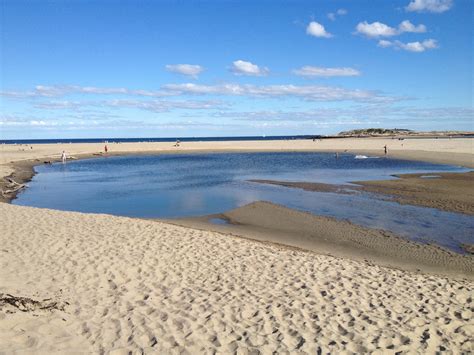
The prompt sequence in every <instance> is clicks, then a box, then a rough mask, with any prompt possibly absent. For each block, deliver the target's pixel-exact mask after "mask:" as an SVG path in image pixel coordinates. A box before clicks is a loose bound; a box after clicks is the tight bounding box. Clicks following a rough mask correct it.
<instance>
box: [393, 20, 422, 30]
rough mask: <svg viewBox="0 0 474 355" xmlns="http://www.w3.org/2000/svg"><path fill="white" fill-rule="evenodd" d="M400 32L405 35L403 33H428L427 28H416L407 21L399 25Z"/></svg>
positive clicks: (420, 26)
mask: <svg viewBox="0 0 474 355" xmlns="http://www.w3.org/2000/svg"><path fill="white" fill-rule="evenodd" d="M398 32H399V33H403V32H412V33H424V32H426V26H425V25H418V26H415V25H414V24H412V23H411V22H410V21H408V20H405V21H402V22H401V23H400V24H399V25H398Z"/></svg>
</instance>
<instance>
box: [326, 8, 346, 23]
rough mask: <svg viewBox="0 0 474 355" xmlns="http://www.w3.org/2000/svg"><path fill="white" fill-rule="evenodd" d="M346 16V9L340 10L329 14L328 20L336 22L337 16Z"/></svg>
mask: <svg viewBox="0 0 474 355" xmlns="http://www.w3.org/2000/svg"><path fill="white" fill-rule="evenodd" d="M344 15H347V10H346V9H338V10H337V11H336V12H330V13H328V18H329V19H330V20H331V21H335V20H336V17H337V16H344Z"/></svg>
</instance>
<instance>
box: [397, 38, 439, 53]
mask: <svg viewBox="0 0 474 355" xmlns="http://www.w3.org/2000/svg"><path fill="white" fill-rule="evenodd" d="M396 44H397V46H399V47H400V48H402V49H405V50H407V51H410V52H424V51H425V50H427V49H434V48H438V44H437V42H436V40H434V39H427V40H424V41H423V42H418V41H417V42H409V43H402V42H400V41H397V43H396Z"/></svg>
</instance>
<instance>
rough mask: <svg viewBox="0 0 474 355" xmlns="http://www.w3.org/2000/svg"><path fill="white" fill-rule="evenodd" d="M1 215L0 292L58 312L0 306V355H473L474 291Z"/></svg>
mask: <svg viewBox="0 0 474 355" xmlns="http://www.w3.org/2000/svg"><path fill="white" fill-rule="evenodd" d="M0 214H1V215H2V234H1V236H0V244H1V250H0V253H1V259H0V263H1V265H0V279H1V280H2V283H1V287H0V292H2V293H4V294H5V293H8V294H10V295H12V296H16V297H19V296H21V297H29V298H31V299H33V300H38V301H42V300H44V299H51V300H52V301H54V302H55V303H56V304H59V305H61V307H64V311H61V310H54V311H49V310H46V311H42V310H39V309H37V310H36V311H35V310H33V311H29V312H21V311H20V310H18V309H17V308H15V307H13V306H8V307H5V306H4V307H2V311H1V313H0V317H1V319H0V352H2V353H7V354H10V353H13V352H15V351H18V352H22V353H28V352H33V351H35V352H36V353H42V354H46V353H51V352H53V351H56V352H60V353H73V352H83V353H84V352H94V353H100V352H108V351H111V350H113V352H111V353H113V354H126V353H128V351H134V352H135V353H140V352H141V351H144V352H145V353H157V354H163V353H178V352H181V351H182V352H184V353H189V354H196V353H214V352H219V353H234V352H236V351H237V352H238V353H257V350H258V351H259V352H261V353H264V354H270V353H272V352H274V351H276V352H277V353H288V352H290V353H312V354H314V353H317V352H318V351H319V349H321V350H322V351H323V352H332V353H342V352H343V350H346V351H348V352H349V353H362V352H367V351H378V352H379V353H387V352H389V353H394V352H397V351H405V352H418V353H434V352H435V351H440V350H448V351H449V352H451V353H461V352H465V353H467V352H469V351H471V350H472V337H473V335H474V333H473V332H474V325H473V323H472V308H473V304H472V295H473V291H474V285H473V283H472V282H471V281H466V280H456V279H453V278H446V277H440V276H430V275H424V274H417V273H410V272H405V271H399V270H395V269H389V268H384V267H380V266H377V265H373V264H371V263H365V262H358V261H351V260H348V259H339V258H335V257H331V256H325V255H315V254H313V253H307V252H303V251H297V250H290V249H287V248H280V247H278V246H272V245H265V244H261V243H257V242H251V241H248V240H243V239H237V238H233V237H230V236H225V235H221V234H217V233H212V232H205V231H198V230H195V229H190V228H183V227H178V226H172V225H168V224H162V223H158V222H154V221H145V220H137V219H130V218H124V217H114V216H108V215H96V214H81V213H74V212H62V211H53V210H47V209H36V208H30V207H20V206H13V205H9V204H0ZM51 300H50V301H48V302H51ZM43 302H46V301H43ZM9 312H13V313H9Z"/></svg>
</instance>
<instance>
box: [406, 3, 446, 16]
mask: <svg viewBox="0 0 474 355" xmlns="http://www.w3.org/2000/svg"><path fill="white" fill-rule="evenodd" d="M452 6H453V0H412V1H411V2H410V3H409V4H408V6H407V7H405V9H406V10H407V11H410V12H413V11H416V12H434V13H441V12H445V11H448V10H449V9H450V8H451V7H452Z"/></svg>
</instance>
